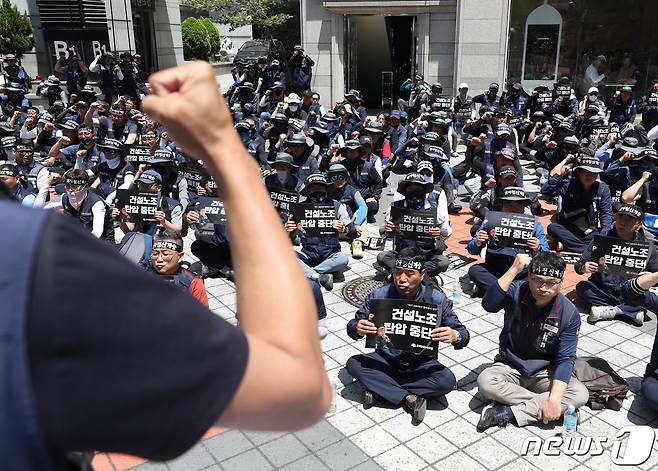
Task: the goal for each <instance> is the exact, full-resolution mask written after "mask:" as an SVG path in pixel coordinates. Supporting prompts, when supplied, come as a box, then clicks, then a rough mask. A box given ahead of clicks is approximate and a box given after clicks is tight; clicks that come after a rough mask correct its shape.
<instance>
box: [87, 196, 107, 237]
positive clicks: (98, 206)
mask: <svg viewBox="0 0 658 471" xmlns="http://www.w3.org/2000/svg"><path fill="white" fill-rule="evenodd" d="M105 211H107V208H106V207H105V203H103V202H102V201H97V202H96V203H94V205H93V206H92V207H91V214H92V216H93V223H92V229H91V233H92V235H93V236H94V237H96V238H98V237H100V236H102V235H103V229H104V228H105Z"/></svg>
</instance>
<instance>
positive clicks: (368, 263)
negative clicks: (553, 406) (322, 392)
mask: <svg viewBox="0 0 658 471" xmlns="http://www.w3.org/2000/svg"><path fill="white" fill-rule="evenodd" d="M454 163H455V162H453V164H454ZM534 181H535V179H534V178H533V177H530V176H528V177H527V184H526V189H528V190H531V191H532V190H535V191H536V186H535V185H533V182H534ZM383 206H385V204H384V205H383ZM465 207H466V204H465ZM546 208H548V209H552V208H551V207H550V206H546ZM549 217H550V214H549V215H548V216H547V217H543V218H542V219H543V220H544V222H545V225H546V224H547V220H548V218H549ZM469 218H470V215H469V212H468V211H467V210H463V211H462V214H461V215H458V216H454V217H453V216H451V224H452V226H453V227H454V228H455V233H454V235H453V236H452V237H451V239H450V240H449V248H448V251H450V252H457V253H462V254H465V245H466V243H467V241H468V240H469V238H470V237H469V234H468V229H469V226H468V225H467V223H466V221H467V220H468V219H469ZM369 231H372V233H373V235H376V228H374V227H370V228H369ZM186 243H187V244H189V241H187V242H186ZM344 250H348V249H347V246H345V247H344ZM375 257H376V252H366V255H365V258H364V259H363V260H360V261H355V260H351V262H350V270H349V271H348V272H347V273H346V281H350V280H352V279H354V278H358V277H360V276H364V275H367V274H372V272H373V269H372V262H373V261H374V260H375ZM467 268H468V267H464V268H461V269H459V270H455V271H451V272H449V273H446V274H444V275H443V278H444V281H445V285H444V290H445V291H446V293H448V294H449V295H450V293H451V287H452V286H453V280H455V279H457V278H458V277H459V276H461V275H463V274H464V273H465V272H466V271H467ZM580 279H582V277H580V276H578V275H577V274H575V273H574V272H573V269H572V268H569V269H568V273H567V275H566V277H565V281H564V284H563V285H564V292H566V293H569V295H570V296H571V297H573V295H574V287H575V284H576V283H577V282H578V281H579V280H580ZM342 286H343V284H342V283H338V284H336V286H335V287H334V289H333V291H332V292H330V293H325V302H326V304H327V313H328V324H329V329H330V331H331V333H330V334H329V335H328V336H327V338H326V339H325V340H323V341H322V350H323V352H324V359H325V366H326V369H327V372H328V375H329V377H330V378H331V379H332V381H335V382H336V385H337V389H338V393H337V405H338V408H337V409H338V410H337V412H336V413H335V414H330V415H327V416H326V418H325V419H324V420H323V421H322V422H320V423H319V424H317V425H316V426H314V427H312V428H310V429H308V430H304V431H301V432H297V433H288V434H265V433H251V432H244V433H243V432H240V431H236V430H231V431H220V430H217V429H213V430H211V431H209V433H208V434H207V435H206V438H205V439H204V440H202V441H201V442H199V443H198V444H197V445H196V446H195V447H194V448H192V449H191V450H190V451H189V452H188V453H186V454H185V455H183V456H182V457H180V458H178V459H177V460H174V461H171V462H168V463H159V464H155V463H143V461H142V460H137V459H134V458H132V457H126V456H123V455H111V456H108V455H106V454H100V455H97V457H96V460H95V462H94V464H95V466H96V469H97V470H100V471H105V470H114V471H119V470H124V469H132V470H135V471H150V470H171V471H177V470H181V471H196V470H206V471H210V470H225V471H230V470H239V471H251V470H270V469H281V470H304V471H315V470H327V469H331V470H348V469H349V470H378V469H385V470H401V471H402V470H403V471H407V470H409V471H411V470H451V471H452V470H469V471H470V470H478V469H492V470H493V469H505V470H508V469H510V470H516V469H519V470H521V469H523V470H537V469H552V470H563V469H565V470H566V469H592V470H596V471H603V470H607V469H611V468H612V467H613V464H612V462H611V460H610V456H609V450H606V451H605V452H604V453H603V454H602V455H600V456H595V457H592V456H586V457H570V456H566V455H561V456H549V457H547V456H528V457H522V456H521V453H520V452H521V447H522V443H523V441H524V440H525V439H526V438H528V437H531V436H537V437H540V438H543V439H546V438H548V437H551V436H554V435H556V434H559V433H560V432H561V427H560V424H552V425H549V426H541V427H539V426H529V427H526V428H524V429H519V428H516V427H513V426H509V427H507V428H506V429H490V430H488V431H487V432H485V433H477V432H476V430H475V424H476V422H477V420H478V418H479V412H480V411H481V409H482V407H483V403H482V402H481V401H480V400H479V399H478V396H477V387H476V383H475V380H476V378H477V375H478V373H479V372H481V371H482V370H483V369H484V368H485V367H487V366H488V365H489V364H491V361H492V359H493V357H494V355H495V353H496V351H497V341H498V334H499V332H500V329H501V327H502V320H503V316H502V313H497V314H489V313H486V312H485V311H484V310H483V309H482V307H481V305H480V300H475V299H470V298H469V297H468V296H466V298H465V299H464V300H463V301H462V304H461V305H460V306H458V307H456V310H457V313H458V315H459V318H460V319H461V321H462V322H463V323H464V324H465V325H466V327H467V328H468V329H469V331H470V333H471V341H470V344H469V345H468V347H466V348H464V349H462V350H459V351H458V350H454V349H453V348H451V347H446V346H442V347H441V348H440V349H439V360H440V361H441V362H442V363H444V364H445V365H447V366H448V367H450V368H451V370H452V371H453V372H454V374H455V376H456V377H457V379H458V384H457V387H456V389H455V390H454V391H452V392H451V393H450V394H448V395H447V397H446V398H445V399H444V400H442V401H439V402H436V403H432V404H431V406H430V410H428V412H427V416H426V418H425V421H424V422H423V423H422V424H420V425H413V424H412V421H411V418H410V416H409V415H408V414H407V413H405V412H403V411H402V410H400V409H392V408H386V407H374V408H372V409H369V410H367V411H364V410H363V406H362V405H361V402H362V400H363V391H362V389H361V387H360V386H359V385H357V384H355V383H353V380H352V378H351V377H350V376H349V374H348V373H347V371H346V370H345V369H344V365H345V362H346V360H347V359H348V358H349V357H350V356H352V355H354V354H357V353H359V352H366V351H367V350H366V349H365V348H364V341H361V342H355V341H353V340H352V339H350V338H349V337H348V336H347V334H346V332H345V325H346V323H347V321H348V320H349V319H351V318H352V317H353V316H354V312H355V310H356V309H355V308H354V307H353V306H351V305H350V304H348V303H347V302H345V301H344V299H343V298H342V297H341V288H342ZM206 287H207V289H208V297H209V300H210V308H211V309H212V310H213V311H214V312H216V313H217V314H218V315H221V316H222V317H224V318H226V319H228V320H229V321H230V322H233V323H234V322H235V312H236V304H235V303H236V300H235V290H234V286H233V284H232V283H229V282H227V281H225V280H223V279H208V280H206ZM581 316H582V318H583V324H582V329H581V332H580V340H579V351H578V354H579V355H582V356H588V355H597V356H601V357H603V358H605V359H606V360H608V362H609V363H610V364H611V365H613V366H614V367H615V368H616V369H617V371H618V372H619V374H620V375H621V376H623V377H624V378H625V379H626V380H627V381H628V382H629V383H630V386H631V394H630V395H629V397H628V398H627V399H626V400H625V401H624V406H623V409H622V410H621V411H619V412H614V411H610V410H606V411H601V412H593V411H591V410H589V409H588V408H583V409H582V410H581V425H580V426H579V432H580V433H581V434H582V435H584V436H589V437H594V436H611V437H614V435H615V434H616V432H617V430H619V429H620V428H621V427H623V426H625V425H631V424H649V425H651V426H652V427H656V426H657V425H658V413H656V412H653V411H651V410H649V409H648V408H647V407H646V406H645V403H644V402H643V400H642V397H641V396H639V384H640V379H641V377H642V374H643V373H644V368H645V366H646V364H647V362H648V360H649V356H650V353H651V347H652V344H653V339H654V336H655V331H656V320H655V315H654V314H651V320H650V321H648V322H646V323H645V325H644V326H643V327H642V328H637V327H634V326H632V325H629V324H626V323H624V322H622V321H611V322H600V323H598V324H597V325H596V326H591V325H589V324H587V322H585V317H586V313H583V314H581ZM654 447H655V448H658V446H654ZM142 463H143V464H142ZM656 467H658V451H655V450H654V452H653V453H652V456H651V457H650V458H649V460H648V461H647V462H646V463H644V464H643V465H642V466H641V467H640V468H641V469H645V470H646V469H654V468H656ZM625 469H629V468H628V467H626V468H625Z"/></svg>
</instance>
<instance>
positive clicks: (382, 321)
mask: <svg viewBox="0 0 658 471" xmlns="http://www.w3.org/2000/svg"><path fill="white" fill-rule="evenodd" d="M370 312H371V313H372V314H374V316H375V318H374V319H373V323H374V324H375V326H376V327H377V334H369V335H368V336H367V337H366V348H376V347H377V346H378V344H379V345H382V344H386V343H388V345H389V347H390V348H393V349H397V350H402V351H405V352H411V353H417V354H424V355H432V356H434V357H436V356H437V355H438V352H439V344H438V342H433V341H432V330H434V329H435V328H436V327H437V326H440V325H441V317H440V313H439V308H438V306H437V305H436V304H428V303H421V302H416V301H407V300H404V299H373V300H372V302H371V304H370Z"/></svg>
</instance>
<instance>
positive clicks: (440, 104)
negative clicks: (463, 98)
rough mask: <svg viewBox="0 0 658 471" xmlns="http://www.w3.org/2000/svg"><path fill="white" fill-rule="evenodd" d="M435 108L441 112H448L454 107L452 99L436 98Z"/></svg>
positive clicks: (447, 97)
mask: <svg viewBox="0 0 658 471" xmlns="http://www.w3.org/2000/svg"><path fill="white" fill-rule="evenodd" d="M433 104H434V107H435V108H436V109H438V110H439V111H448V110H449V109H450V108H451V107H452V97H449V96H444V95H442V96H438V97H436V98H434V103H433Z"/></svg>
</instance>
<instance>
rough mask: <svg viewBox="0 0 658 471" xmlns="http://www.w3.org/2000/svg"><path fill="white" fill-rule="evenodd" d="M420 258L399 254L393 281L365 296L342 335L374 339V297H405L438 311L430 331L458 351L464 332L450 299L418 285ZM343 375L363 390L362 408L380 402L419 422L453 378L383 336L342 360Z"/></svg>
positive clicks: (416, 254) (417, 254) (410, 251)
mask: <svg viewBox="0 0 658 471" xmlns="http://www.w3.org/2000/svg"><path fill="white" fill-rule="evenodd" d="M424 260H425V257H424V255H423V254H422V252H421V251H420V250H418V249H414V248H411V247H409V248H406V249H403V250H401V251H400V253H399V254H398V256H397V258H396V260H395V269H394V270H393V282H392V283H387V284H385V285H384V286H382V287H381V288H377V289H376V290H374V291H373V292H372V293H370V294H369V295H368V296H367V297H366V299H365V301H364V302H363V306H361V308H360V309H359V310H358V311H357V312H356V314H355V316H354V319H352V320H350V321H349V322H348V323H347V334H348V335H349V336H350V337H351V338H353V339H354V340H359V339H362V338H363V337H364V336H365V335H368V334H374V335H377V331H378V329H377V327H376V326H375V324H373V322H372V319H373V314H372V313H371V310H370V308H371V303H372V301H373V300H375V299H405V300H409V301H416V302H425V303H431V304H436V305H437V306H438V309H439V319H440V322H437V326H436V327H435V328H434V329H433V330H432V332H431V337H432V341H434V342H441V343H447V344H451V345H452V346H453V347H454V348H456V349H460V348H463V347H465V346H466V345H468V341H469V338H470V336H469V332H468V330H466V327H465V326H464V325H462V323H461V322H460V321H459V318H458V317H457V314H456V313H455V312H454V310H453V307H452V301H450V300H449V299H448V298H446V296H445V294H443V293H442V292H441V291H440V290H436V289H434V288H433V287H432V285H431V284H425V285H424V286H423V283H422V281H423V278H424V277H425V275H426V271H425V270H424V269H423V265H424V263H425V262H424ZM346 366H347V371H349V373H350V375H352V377H354V379H356V380H357V381H359V382H360V383H361V384H362V385H363V387H364V388H365V390H366V391H365V401H364V405H365V406H366V407H370V406H372V405H373V404H375V402H376V401H377V399H378V398H382V399H384V400H386V401H387V402H389V403H391V404H393V405H395V406H399V405H402V406H403V407H404V409H405V410H407V411H408V412H409V413H410V414H412V416H413V418H414V419H416V420H418V421H422V420H423V418H424V417H425V410H426V408H427V401H428V400H429V399H434V398H438V397H440V396H444V395H446V394H448V393H449V392H450V391H452V389H453V388H454V386H455V383H456V380H455V375H454V374H453V373H452V372H451V371H450V370H449V369H448V368H447V367H446V366H444V365H442V364H441V363H439V362H438V361H437V359H436V358H434V357H433V356H430V355H422V354H414V353H408V352H403V351H400V350H397V349H393V348H391V347H390V345H389V344H388V342H387V341H386V338H385V337H384V338H383V339H382V337H380V336H378V337H377V347H376V350H375V351H374V352H373V353H368V354H363V355H355V356H353V357H351V358H350V359H349V360H347V365H346Z"/></svg>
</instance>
